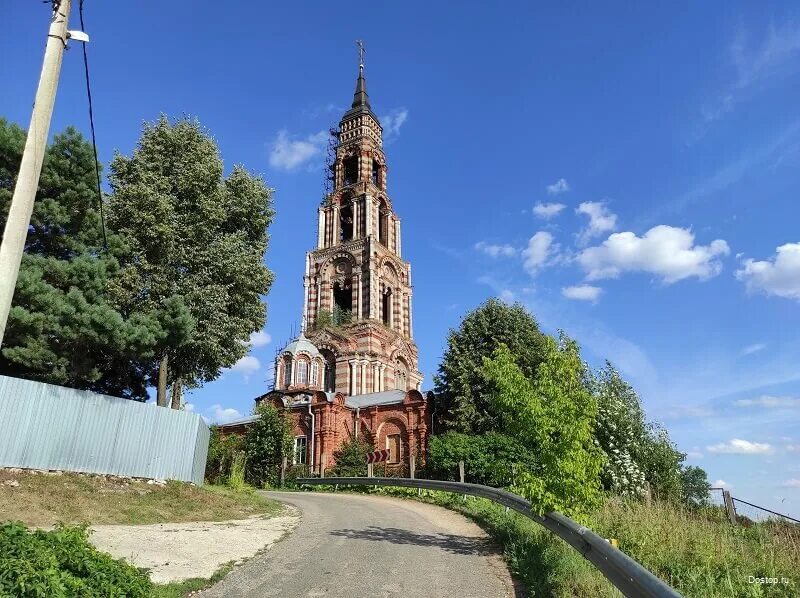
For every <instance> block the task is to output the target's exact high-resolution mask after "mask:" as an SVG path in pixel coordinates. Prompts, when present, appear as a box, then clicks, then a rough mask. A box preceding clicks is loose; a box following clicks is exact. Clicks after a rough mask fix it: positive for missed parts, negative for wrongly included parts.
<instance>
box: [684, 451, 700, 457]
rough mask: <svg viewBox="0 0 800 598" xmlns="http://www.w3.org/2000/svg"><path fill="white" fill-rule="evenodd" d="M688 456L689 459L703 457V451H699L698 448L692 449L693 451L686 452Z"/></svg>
mask: <svg viewBox="0 0 800 598" xmlns="http://www.w3.org/2000/svg"><path fill="white" fill-rule="evenodd" d="M686 458H687V459H702V458H703V453H701V452H700V451H697V450H692V451H689V452H688V453H686Z"/></svg>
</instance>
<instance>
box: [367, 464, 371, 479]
mask: <svg viewBox="0 0 800 598" xmlns="http://www.w3.org/2000/svg"><path fill="white" fill-rule="evenodd" d="M367 477H368V478H371V477H372V463H367Z"/></svg>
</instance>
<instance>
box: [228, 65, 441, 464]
mask: <svg viewBox="0 0 800 598" xmlns="http://www.w3.org/2000/svg"><path fill="white" fill-rule="evenodd" d="M362 55H363V54H362ZM335 135H336V144H335V158H334V159H333V160H332V163H331V165H330V168H331V182H332V190H331V192H330V193H328V194H327V195H326V197H325V198H324V200H323V202H322V205H320V207H319V209H318V214H317V242H316V248H315V249H313V250H312V251H310V252H308V253H307V254H306V260H305V276H304V277H303V288H304V299H303V312H302V320H301V321H302V326H301V333H300V336H299V337H297V338H296V339H294V340H293V341H291V342H290V343H289V344H288V345H286V347H284V348H283V349H282V350H281V351H279V352H278V354H277V358H276V363H275V377H274V379H275V387H274V389H273V390H272V391H270V392H268V393H267V394H265V395H263V396H261V397H258V398H257V399H256V402H257V403H258V402H261V401H268V402H270V403H271V404H273V405H275V406H276V407H279V408H284V409H288V410H289V411H290V413H291V416H292V420H293V422H294V435H295V455H294V461H295V464H301V465H306V466H308V467H309V469H310V471H311V472H313V473H317V474H319V473H320V472H321V471H322V470H323V469H329V468H331V467H333V466H334V465H335V459H334V455H333V453H334V452H335V451H336V450H337V449H338V448H339V447H340V446H341V445H342V443H343V442H344V441H345V440H347V439H348V438H351V437H360V438H364V439H367V440H369V441H370V442H372V444H373V445H374V446H375V448H376V449H389V451H390V458H389V467H390V469H391V468H392V467H394V468H396V469H400V468H402V467H404V466H408V464H409V457H411V456H414V457H415V458H416V462H417V463H418V464H419V463H422V462H424V457H425V448H426V446H427V436H428V433H429V430H430V412H431V409H430V405H429V403H430V401H429V398H427V397H424V396H423V394H422V393H421V392H420V388H421V384H422V374H421V373H420V371H419V368H418V352H417V346H416V344H415V343H414V339H413V324H412V286H411V265H410V264H409V263H408V262H407V261H405V260H404V259H403V257H402V244H401V240H402V237H401V228H400V218H399V217H398V216H397V213H396V212H395V210H394V206H393V204H392V201H391V199H390V198H389V194H388V185H387V181H388V177H387V174H388V168H387V162H386V156H385V154H384V151H383V140H382V127H381V124H380V122H379V120H378V118H377V116H375V113H374V112H373V111H372V108H371V106H370V103H369V97H368V96H367V87H366V80H365V77H364V64H363V60H362V61H361V64H360V65H359V74H358V80H357V81H356V89H355V94H354V97H353V103H352V106H351V108H350V109H349V110H348V111H347V112H345V114H344V116H343V117H342V119H341V121H340V122H339V128H338V131H336V133H335ZM254 419H255V417H249V418H245V419H243V420H239V421H237V422H231V423H230V424H226V425H223V426H220V428H221V429H222V431H223V433H235V432H242V431H243V430H244V429H246V426H247V424H248V423H250V422H252V421H253V420H254Z"/></svg>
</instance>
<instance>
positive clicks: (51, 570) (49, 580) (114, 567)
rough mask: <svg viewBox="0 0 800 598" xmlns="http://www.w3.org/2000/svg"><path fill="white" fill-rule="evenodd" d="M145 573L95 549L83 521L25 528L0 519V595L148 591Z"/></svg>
mask: <svg viewBox="0 0 800 598" xmlns="http://www.w3.org/2000/svg"><path fill="white" fill-rule="evenodd" d="M152 589H153V586H152V583H151V582H150V579H149V577H148V576H147V574H146V573H145V572H144V571H142V570H139V569H136V568H135V567H133V566H131V565H129V564H128V563H126V562H125V561H123V560H122V559H119V560H115V559H113V558H112V557H111V556H109V555H107V554H105V553H102V552H99V551H98V550H97V549H95V548H94V547H93V546H92V545H91V544H90V543H89V535H88V532H87V529H86V527H62V526H59V527H57V528H56V529H55V530H53V531H49V532H46V531H42V530H36V531H33V532H31V531H28V529H27V528H26V527H25V526H24V525H23V524H21V523H11V522H6V523H3V524H0V595H2V596H21V597H27V596H31V597H34V596H37V597H38V596H42V597H44V596H47V597H51V596H52V597H65V598H66V597H71V596H97V597H100V596H127V597H129V598H136V597H138V596H142V597H147V596H150V595H151V592H152Z"/></svg>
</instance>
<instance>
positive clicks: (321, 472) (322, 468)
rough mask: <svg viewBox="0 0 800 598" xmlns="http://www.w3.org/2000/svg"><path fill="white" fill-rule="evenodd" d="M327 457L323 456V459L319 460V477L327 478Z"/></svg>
mask: <svg viewBox="0 0 800 598" xmlns="http://www.w3.org/2000/svg"><path fill="white" fill-rule="evenodd" d="M325 460H326V459H325V455H322V458H321V459H320V460H319V477H321V478H324V477H325Z"/></svg>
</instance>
